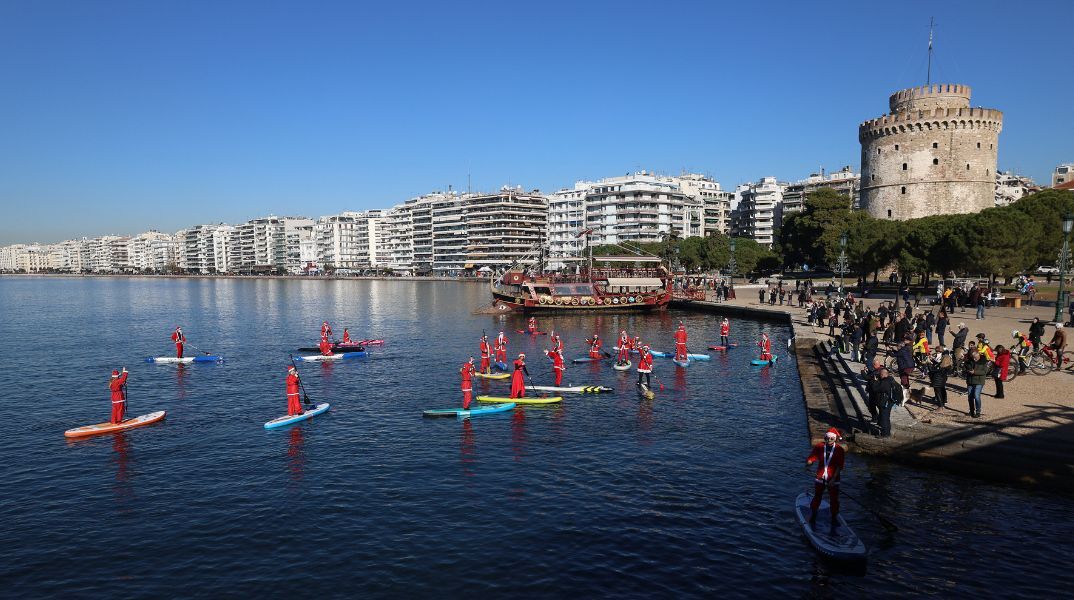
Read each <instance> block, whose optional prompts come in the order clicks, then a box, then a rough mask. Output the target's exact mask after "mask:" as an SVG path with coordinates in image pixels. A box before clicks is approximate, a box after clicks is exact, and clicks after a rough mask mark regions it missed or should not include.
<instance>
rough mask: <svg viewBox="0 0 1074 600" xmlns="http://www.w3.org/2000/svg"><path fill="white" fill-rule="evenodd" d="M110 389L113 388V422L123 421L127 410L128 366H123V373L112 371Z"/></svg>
mask: <svg viewBox="0 0 1074 600" xmlns="http://www.w3.org/2000/svg"><path fill="white" fill-rule="evenodd" d="M108 389H110V390H112V423H113V424H117V423H122V422H123V413H124V412H125V411H126V410H127V367H123V373H122V374H120V372H119V371H116V370H113V371H112V380H111V381H109V382H108Z"/></svg>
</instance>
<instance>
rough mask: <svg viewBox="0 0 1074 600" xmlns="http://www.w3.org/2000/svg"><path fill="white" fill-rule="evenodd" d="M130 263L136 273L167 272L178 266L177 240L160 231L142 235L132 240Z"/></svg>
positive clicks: (129, 255) (129, 246)
mask: <svg viewBox="0 0 1074 600" xmlns="http://www.w3.org/2000/svg"><path fill="white" fill-rule="evenodd" d="M128 261H129V264H130V267H131V268H132V269H134V270H136V271H146V272H153V273H161V272H164V271H167V270H168V269H170V268H172V267H174V266H175V265H176V261H175V238H174V237H172V236H171V235H168V234H166V233H161V232H159V231H146V232H145V233H140V234H138V235H136V236H134V237H132V238H131V239H130V244H129V245H128Z"/></svg>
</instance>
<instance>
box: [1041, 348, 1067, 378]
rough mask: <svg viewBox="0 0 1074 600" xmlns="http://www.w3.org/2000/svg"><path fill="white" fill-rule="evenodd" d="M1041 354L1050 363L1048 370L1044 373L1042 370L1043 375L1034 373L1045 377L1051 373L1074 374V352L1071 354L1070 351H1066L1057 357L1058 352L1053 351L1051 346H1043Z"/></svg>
mask: <svg viewBox="0 0 1074 600" xmlns="http://www.w3.org/2000/svg"><path fill="white" fill-rule="evenodd" d="M1035 354H1037V353H1035ZM1039 354H1041V355H1042V356H1044V357H1046V359H1045V360H1046V361H1047V363H1048V365H1047V370H1046V371H1043V369H1042V371H1043V372H1041V373H1037V371H1033V372H1034V373H1037V374H1038V375H1044V374H1045V373H1050V372H1051V371H1066V372H1067V373H1071V372H1074V352H1071V351H1070V350H1064V351H1063V352H1062V353H1061V354H1058V355H1057V354H1056V351H1055V350H1053V349H1052V347H1051V346H1043V347H1041V349H1040V352H1039ZM1057 356H1058V357H1059V361H1056V357H1057ZM1057 362H1058V364H1057Z"/></svg>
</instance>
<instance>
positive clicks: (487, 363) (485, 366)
mask: <svg viewBox="0 0 1074 600" xmlns="http://www.w3.org/2000/svg"><path fill="white" fill-rule="evenodd" d="M477 347H478V350H480V352H481V372H482V373H484V374H486V375H488V374H489V373H491V372H492V363H491V361H492V345H491V344H489V336H487V335H483V336H481V343H480V344H478V346H477Z"/></svg>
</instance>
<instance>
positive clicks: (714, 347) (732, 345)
mask: <svg viewBox="0 0 1074 600" xmlns="http://www.w3.org/2000/svg"><path fill="white" fill-rule="evenodd" d="M731 348H738V344H728V345H726V346H719V345H717V346H709V350H716V351H717V352H722V351H724V350H730V349H731Z"/></svg>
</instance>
